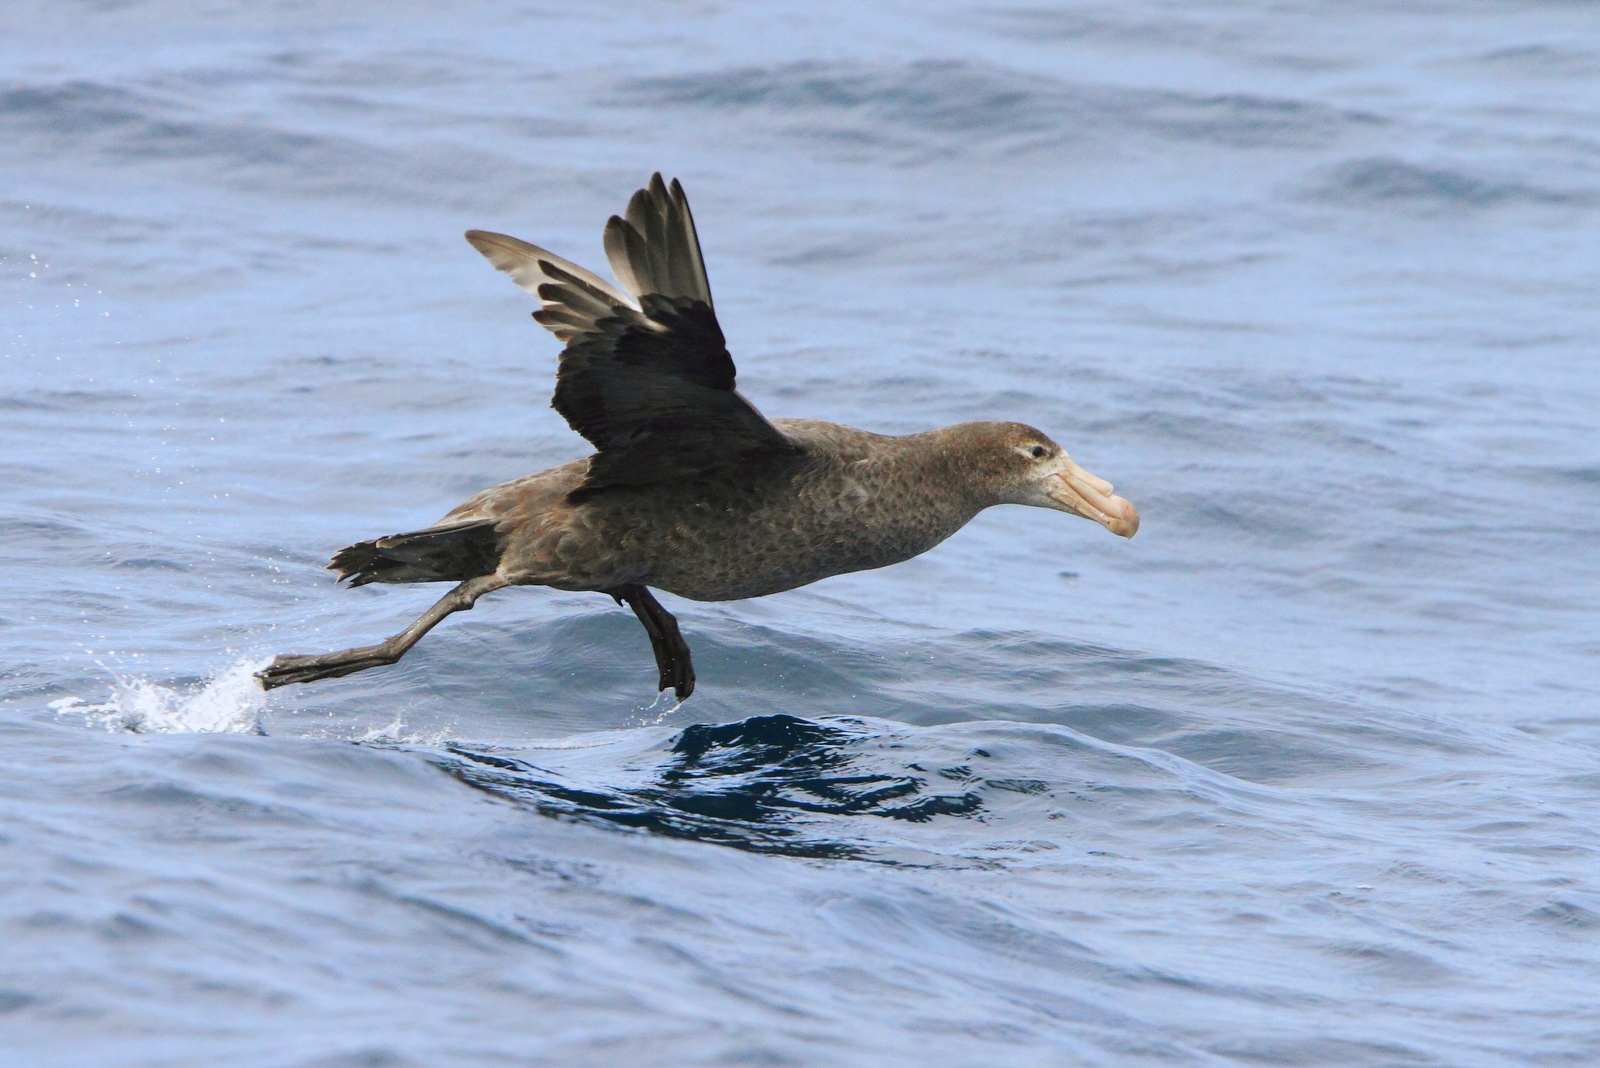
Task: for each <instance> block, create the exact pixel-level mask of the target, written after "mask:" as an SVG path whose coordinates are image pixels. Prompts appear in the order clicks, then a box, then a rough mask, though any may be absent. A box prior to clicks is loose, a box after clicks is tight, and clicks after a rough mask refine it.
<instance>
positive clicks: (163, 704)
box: [50, 660, 270, 734]
mask: <svg viewBox="0 0 1600 1068" xmlns="http://www.w3.org/2000/svg"><path fill="white" fill-rule="evenodd" d="M269 662H270V661H269V660H241V661H238V662H237V663H235V664H233V665H231V666H229V667H227V668H225V669H223V670H222V671H220V672H218V673H217V674H216V675H215V676H213V677H212V679H211V680H210V681H209V682H207V683H206V684H205V685H204V686H202V687H200V688H199V689H197V690H196V689H187V690H185V689H179V688H175V687H171V686H163V685H161V684H160V683H156V682H151V681H150V680H148V679H143V678H138V677H123V676H117V677H116V678H115V681H114V683H113V689H112V691H111V693H110V694H108V695H107V697H106V699H105V700H103V701H99V702H88V701H85V700H84V699H83V698H81V697H62V698H60V699H58V700H55V701H51V702H50V707H51V708H53V709H55V711H56V714H57V715H58V716H61V715H66V714H68V713H73V714H77V715H81V716H83V718H84V721H85V722H86V723H89V724H90V725H92V726H96V727H101V728H103V729H105V730H108V731H131V732H133V733H135V734H168V733H181V732H195V733H219V734H265V733H266V731H265V730H264V729H263V728H262V726H261V712H262V710H263V709H264V708H265V707H266V701H267V693H266V691H265V690H263V689H262V688H261V683H260V682H259V681H258V680H257V679H256V677H255V673H256V672H257V671H260V670H261V669H262V668H263V667H265V666H266V665H267V664H268V663H269Z"/></svg>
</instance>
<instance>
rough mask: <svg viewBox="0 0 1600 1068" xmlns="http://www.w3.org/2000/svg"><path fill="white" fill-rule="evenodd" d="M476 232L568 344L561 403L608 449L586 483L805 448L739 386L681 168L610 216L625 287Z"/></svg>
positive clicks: (690, 471)
mask: <svg viewBox="0 0 1600 1068" xmlns="http://www.w3.org/2000/svg"><path fill="white" fill-rule="evenodd" d="M467 240H468V241H470V242H471V243H472V246H473V247H474V248H476V249H477V250H478V251H479V252H481V253H483V254H484V256H486V257H487V258H488V260H489V262H490V263H492V264H494V265H495V266H496V267H498V268H499V269H500V270H502V271H504V272H506V273H507V274H509V275H510V276H511V277H512V279H513V280H514V281H515V282H516V283H517V284H518V285H520V286H521V287H522V288H523V289H526V290H527V291H528V292H530V293H532V294H534V295H535V296H537V297H538V298H539V301H540V303H541V305H542V307H541V308H540V309H539V310H538V311H536V312H534V313H533V317H534V318H535V319H537V320H538V321H539V322H540V323H542V324H544V325H545V326H546V327H548V328H549V329H550V331H551V332H552V333H554V334H555V335H556V337H558V338H560V339H561V340H562V341H565V342H566V343H567V347H566V348H565V349H564V350H563V351H562V353H561V364H560V367H559V369H558V370H557V372H556V392H555V397H554V399H553V401H552V402H551V403H552V406H553V407H554V408H555V409H556V411H558V412H560V413H561V414H562V416H563V417H565V419H566V420H567V422H568V424H570V425H571V427H572V429H574V430H576V431H577V432H578V433H580V434H582V435H583V436H584V437H586V438H588V439H589V441H590V442H591V443H592V444H593V445H594V447H595V448H596V449H597V450H599V451H598V453H597V454H596V455H595V457H594V458H593V459H592V460H591V461H590V463H589V474H588V477H587V478H586V479H585V480H584V483H583V485H582V486H581V487H580V488H579V490H578V491H577V492H579V493H585V492H588V491H592V490H598V489H604V488H605V487H608V486H638V485H646V484H649V483H654V482H666V481H671V480H673V479H679V478H684V477H687V476H690V475H697V474H704V473H707V472H710V471H713V470H716V469H718V468H725V467H732V466H737V465H739V464H741V463H744V462H746V461H747V460H749V459H750V458H752V457H753V456H754V455H755V454H761V453H767V454H772V453H795V452H797V451H798V449H797V447H796V446H795V445H794V444H792V443H791V442H790V441H789V439H787V438H785V437H784V436H783V435H782V434H781V433H779V431H778V429H777V428H776V427H774V426H773V425H772V424H771V423H769V422H767V421H766V419H764V418H763V417H762V415H761V413H760V412H758V411H756V410H755V408H754V407H753V406H752V405H751V404H750V402H749V401H747V400H745V399H744V398H743V397H741V396H740V395H739V394H738V393H737V392H735V390H734V388H733V382H734V367H733V357H731V356H729V355H728V349H727V345H726V343H725V341H724V340H723V337H722V328H721V327H720V326H719V325H717V316H716V313H715V311H714V310H713V309H712V304H711V287H710V285H709V284H708V283H707V282H706V269H705V264H704V262H703V261H702V260H701V257H700V241H699V239H698V238H697V237H696V235H695V229H694V218H693V216H691V215H690V214H689V202H688V200H687V199H686V198H685V197H684V195H683V187H682V186H680V185H679V184H678V182H677V180H676V179H674V180H673V182H672V186H671V188H670V189H669V188H668V187H667V186H666V185H665V184H664V183H663V182H662V180H661V175H659V174H656V175H654V176H653V177H652V178H651V179H650V185H649V187H648V188H646V189H641V190H639V191H638V192H637V193H635V194H634V195H633V199H632V200H631V201H629V203H628V213H627V218H625V219H624V218H619V217H617V216H615V215H613V216H612V217H611V220H610V221H609V222H608V223H607V224H606V232H605V244H606V255H607V258H609V259H610V261H611V269H612V271H613V272H614V273H615V274H616V276H617V279H618V281H620V282H621V283H622V286H623V287H624V288H623V289H618V288H617V287H616V286H614V285H612V284H611V283H609V282H606V281H605V280H604V279H602V278H600V277H599V276H597V275H594V274H592V273H590V272H589V271H586V270H584V269H583V268H582V267H579V266H578V265H577V264H574V263H570V262H568V261H567V260H564V259H562V258H561V257H559V256H556V255H554V254H552V253H550V252H546V251H545V250H544V249H542V248H539V247H538V246H537V245H530V244H528V243H527V242H526V241H518V240H517V239H516V238H514V237H506V236H504V235H503V234H491V233H486V232H484V231H482V230H469V231H467ZM624 289H625V290H626V292H624Z"/></svg>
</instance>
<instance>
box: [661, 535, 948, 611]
mask: <svg viewBox="0 0 1600 1068" xmlns="http://www.w3.org/2000/svg"><path fill="white" fill-rule="evenodd" d="M950 533H953V531H943V530H900V531H884V530H871V531H864V530H862V529H861V528H860V527H859V526H856V525H853V524H841V525H839V526H837V527H833V528H830V527H829V526H827V525H820V524H819V525H813V526H810V527H809V528H802V529H799V530H786V531H774V530H770V529H761V528H759V527H757V528H755V529H750V528H746V527H743V526H741V525H737V524H733V525H729V526H727V527H724V528H720V529H710V530H707V529H702V530H700V531H698V532H697V533H696V535H695V536H693V537H690V538H684V537H674V538H670V539H669V541H670V545H669V546H668V547H666V549H665V551H662V552H657V553H652V554H651V559H650V561H649V566H648V572H647V577H646V578H644V579H643V581H644V582H645V583H646V584H647V585H650V586H654V587H656V588H657V589H662V590H666V591H667V592H668V593H675V594H677V595H678V596H680V597H687V598H689V599H690V600H695V601H736V600H741V599H743V598H746V597H764V596H766V595H767V594H770V593H781V592H783V591H784V590H792V589H795V588H797V587H799V586H805V585H807V584H809V583H812V582H816V581H817V580H819V579H824V578H828V577H829V576H831V575H843V574H847V573H849V572H852V571H867V570H870V569H872V568H877V567H887V566H888V565H890V564H896V563H899V562H901V561H902V560H909V559H911V558H912V557H913V556H917V555H919V554H921V553H924V552H926V551H928V550H929V549H931V548H933V547H934V546H935V545H937V544H938V543H939V542H941V541H943V540H944V539H945V538H946V537H948V536H949V534H950Z"/></svg>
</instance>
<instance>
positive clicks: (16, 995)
mask: <svg viewBox="0 0 1600 1068" xmlns="http://www.w3.org/2000/svg"><path fill="white" fill-rule="evenodd" d="M35 1000H37V999H35V998H34V996H33V995H32V994H29V993H28V992H27V991H24V990H12V989H9V988H0V1016H4V1015H5V1014H6V1013H11V1012H16V1011H18V1010H19V1009H25V1008H27V1007H28V1006H29V1005H32V1004H33V1003H34V1001H35Z"/></svg>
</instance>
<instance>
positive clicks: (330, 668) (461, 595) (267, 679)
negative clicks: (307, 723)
mask: <svg viewBox="0 0 1600 1068" xmlns="http://www.w3.org/2000/svg"><path fill="white" fill-rule="evenodd" d="M507 585H509V583H508V582H506V580H505V579H503V578H501V577H500V576H499V575H480V576H478V577H477V578H472V579H468V580H467V581H465V582H463V583H462V584H461V585H459V586H457V587H456V588H455V589H453V590H451V591H450V592H449V593H447V594H445V595H444V596H443V597H441V598H439V602H438V603H437V604H435V605H434V606H433V607H432V608H430V609H428V610H427V611H426V612H424V613H422V615H420V616H418V617H417V621H416V622H415V623H413V624H411V626H409V627H407V628H406V629H405V630H403V631H401V632H400V633H399V634H396V635H395V636H394V637H392V638H390V639H389V640H388V641H386V642H382V643H381V644H378V645H366V646H362V647H361V648H359V649H345V650H344V651H342V652H338V653H324V654H322V655H321V656H279V657H274V658H273V661H272V663H271V664H268V665H267V667H266V668H265V669H264V670H262V671H258V672H256V678H258V679H260V680H261V685H262V686H263V687H265V688H266V689H268V690H270V689H273V688H274V687H277V686H287V685H289V684H290V683H291V682H316V681H317V680H318V679H336V678H338V677H339V676H340V675H350V674H354V673H355V672H357V671H365V670H367V669H368V668H375V667H382V666H383V665H384V664H392V663H394V662H395V661H396V660H399V659H400V658H401V657H402V656H405V655H406V651H407V650H408V649H410V648H411V647H412V646H413V645H415V644H417V642H418V641H420V640H421V638H422V636H423V635H424V634H426V633H428V631H430V630H432V629H433V628H434V626H435V625H437V624H438V623H439V621H440V620H442V619H444V617H445V616H448V615H450V614H451V613H454V612H464V611H466V610H467V609H469V608H471V607H472V605H473V603H474V602H476V601H477V599H478V598H479V597H482V596H483V595H484V594H486V593H489V592H491V591H493V590H498V589H500V588H501V587H503V586H507ZM668 618H669V619H670V618H671V617H670V616H669V617H668Z"/></svg>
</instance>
